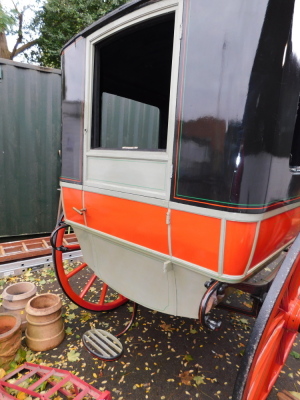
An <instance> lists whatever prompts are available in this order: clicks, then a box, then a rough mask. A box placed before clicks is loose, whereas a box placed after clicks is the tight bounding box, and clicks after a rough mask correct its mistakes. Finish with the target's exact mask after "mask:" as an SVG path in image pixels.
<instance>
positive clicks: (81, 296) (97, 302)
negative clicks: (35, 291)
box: [52, 226, 128, 311]
mask: <svg viewBox="0 0 300 400" xmlns="http://www.w3.org/2000/svg"><path fill="white" fill-rule="evenodd" d="M65 231H66V226H63V227H62V228H61V229H58V230H56V231H54V234H53V235H52V241H53V244H54V248H53V260H54V266H55V272H56V276H57V279H58V281H59V284H60V286H61V287H62V289H63V291H64V293H65V294H66V296H67V297H68V298H69V299H70V300H71V301H73V302H74V303H75V304H77V305H78V306H80V307H82V308H84V309H86V310H89V311H108V310H112V309H114V308H116V307H119V306H121V305H122V304H124V303H126V302H127V301H128V299H127V298H126V297H124V296H122V295H121V294H119V293H117V292H114V291H112V289H111V288H109V287H108V285H107V284H106V283H104V282H102V281H101V280H100V279H99V278H98V277H97V275H95V274H94V273H92V272H90V271H89V270H88V265H87V264H86V263H84V262H83V263H80V264H79V265H77V266H75V267H74V268H72V269H71V268H66V266H65V265H64V262H63V252H67V251H76V250H80V245H79V244H76V245H74V244H71V245H68V244H66V243H65V241H64V235H65ZM62 246H63V247H64V250H59V249H60V248H62ZM76 279H77V283H76V284H74V281H76ZM83 279H84V281H83ZM78 280H80V281H81V280H82V282H80V284H79V286H78ZM95 291H97V296H96V295H95ZM90 297H92V300H91V299H90Z"/></svg>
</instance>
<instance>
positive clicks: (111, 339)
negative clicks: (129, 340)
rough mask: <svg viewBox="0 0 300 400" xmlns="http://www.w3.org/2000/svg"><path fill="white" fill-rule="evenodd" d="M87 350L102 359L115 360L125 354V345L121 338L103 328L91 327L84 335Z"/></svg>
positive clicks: (83, 339)
mask: <svg viewBox="0 0 300 400" xmlns="http://www.w3.org/2000/svg"><path fill="white" fill-rule="evenodd" d="M82 341H83V344H84V346H85V347H86V348H87V350H88V351H89V352H90V353H91V354H93V355H94V356H95V357H97V358H100V359H101V360H106V361H113V360H116V359H118V358H119V357H121V355H122V354H123V345H122V343H121V342H120V340H119V339H117V338H116V337H115V336H114V335H112V334H111V333H109V332H106V331H104V330H102V329H91V330H89V331H87V332H85V333H84V334H83V336H82Z"/></svg>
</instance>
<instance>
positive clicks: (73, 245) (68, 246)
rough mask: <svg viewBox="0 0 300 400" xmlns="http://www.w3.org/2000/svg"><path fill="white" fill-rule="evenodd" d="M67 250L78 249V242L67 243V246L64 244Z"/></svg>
mask: <svg viewBox="0 0 300 400" xmlns="http://www.w3.org/2000/svg"><path fill="white" fill-rule="evenodd" d="M64 247H65V248H66V249H67V250H80V246H79V244H69V243H68V244H67V246H64Z"/></svg>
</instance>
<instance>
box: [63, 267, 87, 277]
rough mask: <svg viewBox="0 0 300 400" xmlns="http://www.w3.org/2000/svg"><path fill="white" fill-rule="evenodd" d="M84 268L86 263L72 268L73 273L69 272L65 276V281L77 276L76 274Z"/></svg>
mask: <svg viewBox="0 0 300 400" xmlns="http://www.w3.org/2000/svg"><path fill="white" fill-rule="evenodd" d="M85 267H87V264H86V263H82V264H80V265H79V266H78V267H76V268H74V269H73V271H71V272H69V273H68V274H67V275H66V278H67V279H70V278H72V276H74V275H76V274H78V272H80V271H81V270H83V269H84V268H85Z"/></svg>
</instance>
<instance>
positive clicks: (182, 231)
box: [171, 210, 221, 271]
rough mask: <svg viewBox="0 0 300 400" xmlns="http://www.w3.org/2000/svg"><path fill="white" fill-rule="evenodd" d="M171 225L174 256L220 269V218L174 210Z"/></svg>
mask: <svg viewBox="0 0 300 400" xmlns="http://www.w3.org/2000/svg"><path fill="white" fill-rule="evenodd" d="M171 227H172V253H173V256H174V257H176V258H180V259H181V260H185V261H188V262H191V263H193V264H197V265H200V266H202V267H204V268H207V269H209V270H213V271H218V259H219V246H220V232H221V220H220V219H218V218H212V217H206V216H203V215H197V214H192V213H188V212H184V211H177V210H172V216H171Z"/></svg>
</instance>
